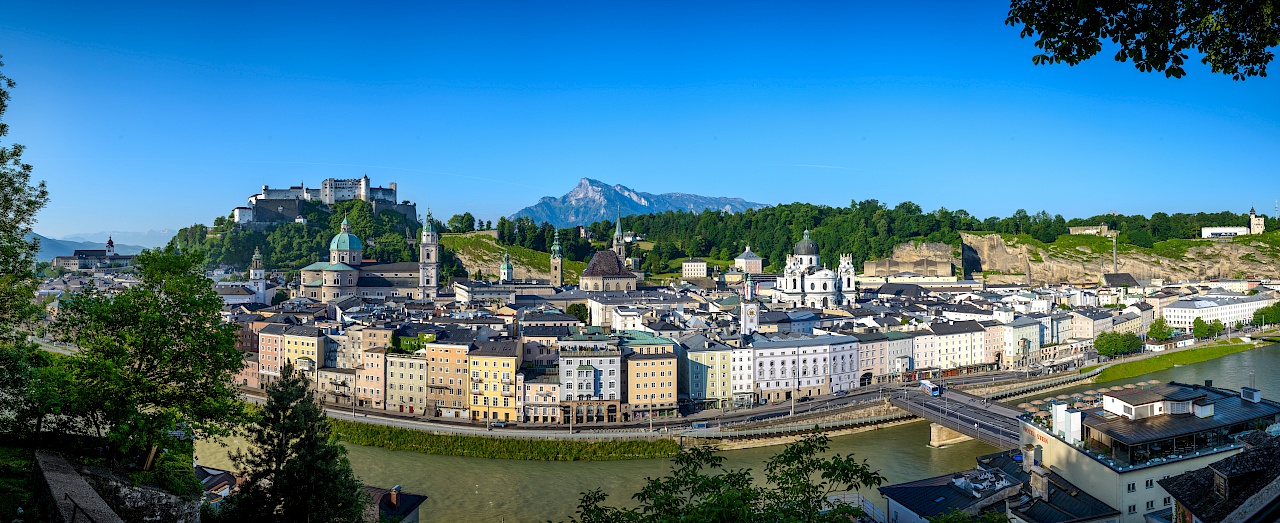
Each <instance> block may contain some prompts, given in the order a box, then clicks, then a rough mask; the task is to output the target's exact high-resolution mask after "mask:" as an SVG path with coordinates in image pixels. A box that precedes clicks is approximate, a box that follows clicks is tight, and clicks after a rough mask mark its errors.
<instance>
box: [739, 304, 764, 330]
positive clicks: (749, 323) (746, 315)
mask: <svg viewBox="0 0 1280 523" xmlns="http://www.w3.org/2000/svg"><path fill="white" fill-rule="evenodd" d="M740 309H741V310H742V319H741V320H740V321H741V322H742V334H743V335H744V336H745V335H748V334H755V333H756V332H758V331H759V330H760V304H759V303H756V302H755V301H754V300H753V301H743V302H742V306H741V307H740Z"/></svg>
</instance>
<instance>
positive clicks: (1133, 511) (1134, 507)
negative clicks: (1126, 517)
mask: <svg viewBox="0 0 1280 523" xmlns="http://www.w3.org/2000/svg"><path fill="white" fill-rule="evenodd" d="M1129 513H1130V514H1137V513H1138V506H1137V505H1129Z"/></svg>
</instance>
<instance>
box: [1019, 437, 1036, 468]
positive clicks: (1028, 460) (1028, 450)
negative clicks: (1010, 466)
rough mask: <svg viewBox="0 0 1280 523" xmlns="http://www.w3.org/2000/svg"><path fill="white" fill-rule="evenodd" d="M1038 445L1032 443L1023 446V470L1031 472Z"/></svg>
mask: <svg viewBox="0 0 1280 523" xmlns="http://www.w3.org/2000/svg"><path fill="white" fill-rule="evenodd" d="M1035 452H1036V446H1035V445H1032V444H1030V443H1028V444H1026V445H1023V446H1022V471H1023V472H1031V466H1032V464H1033V462H1034V461H1035Z"/></svg>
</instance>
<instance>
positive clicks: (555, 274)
mask: <svg viewBox="0 0 1280 523" xmlns="http://www.w3.org/2000/svg"><path fill="white" fill-rule="evenodd" d="M563 285H564V256H563V255H562V254H561V253H560V231H559V230H558V229H557V230H556V241H555V243H552V244H551V286H552V287H561V286H563Z"/></svg>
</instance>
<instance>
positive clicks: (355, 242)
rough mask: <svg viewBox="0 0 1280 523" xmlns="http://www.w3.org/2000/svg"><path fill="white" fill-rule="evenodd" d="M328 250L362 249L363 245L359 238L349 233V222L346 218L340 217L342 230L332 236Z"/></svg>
mask: <svg viewBox="0 0 1280 523" xmlns="http://www.w3.org/2000/svg"><path fill="white" fill-rule="evenodd" d="M329 250H331V251H363V250H364V245H362V244H361V243H360V238H357V237H356V235H354V234H351V224H350V223H348V222H347V219H346V218H343V219H342V232H340V233H338V234H337V236H334V237H333V240H332V241H330V242H329Z"/></svg>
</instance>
